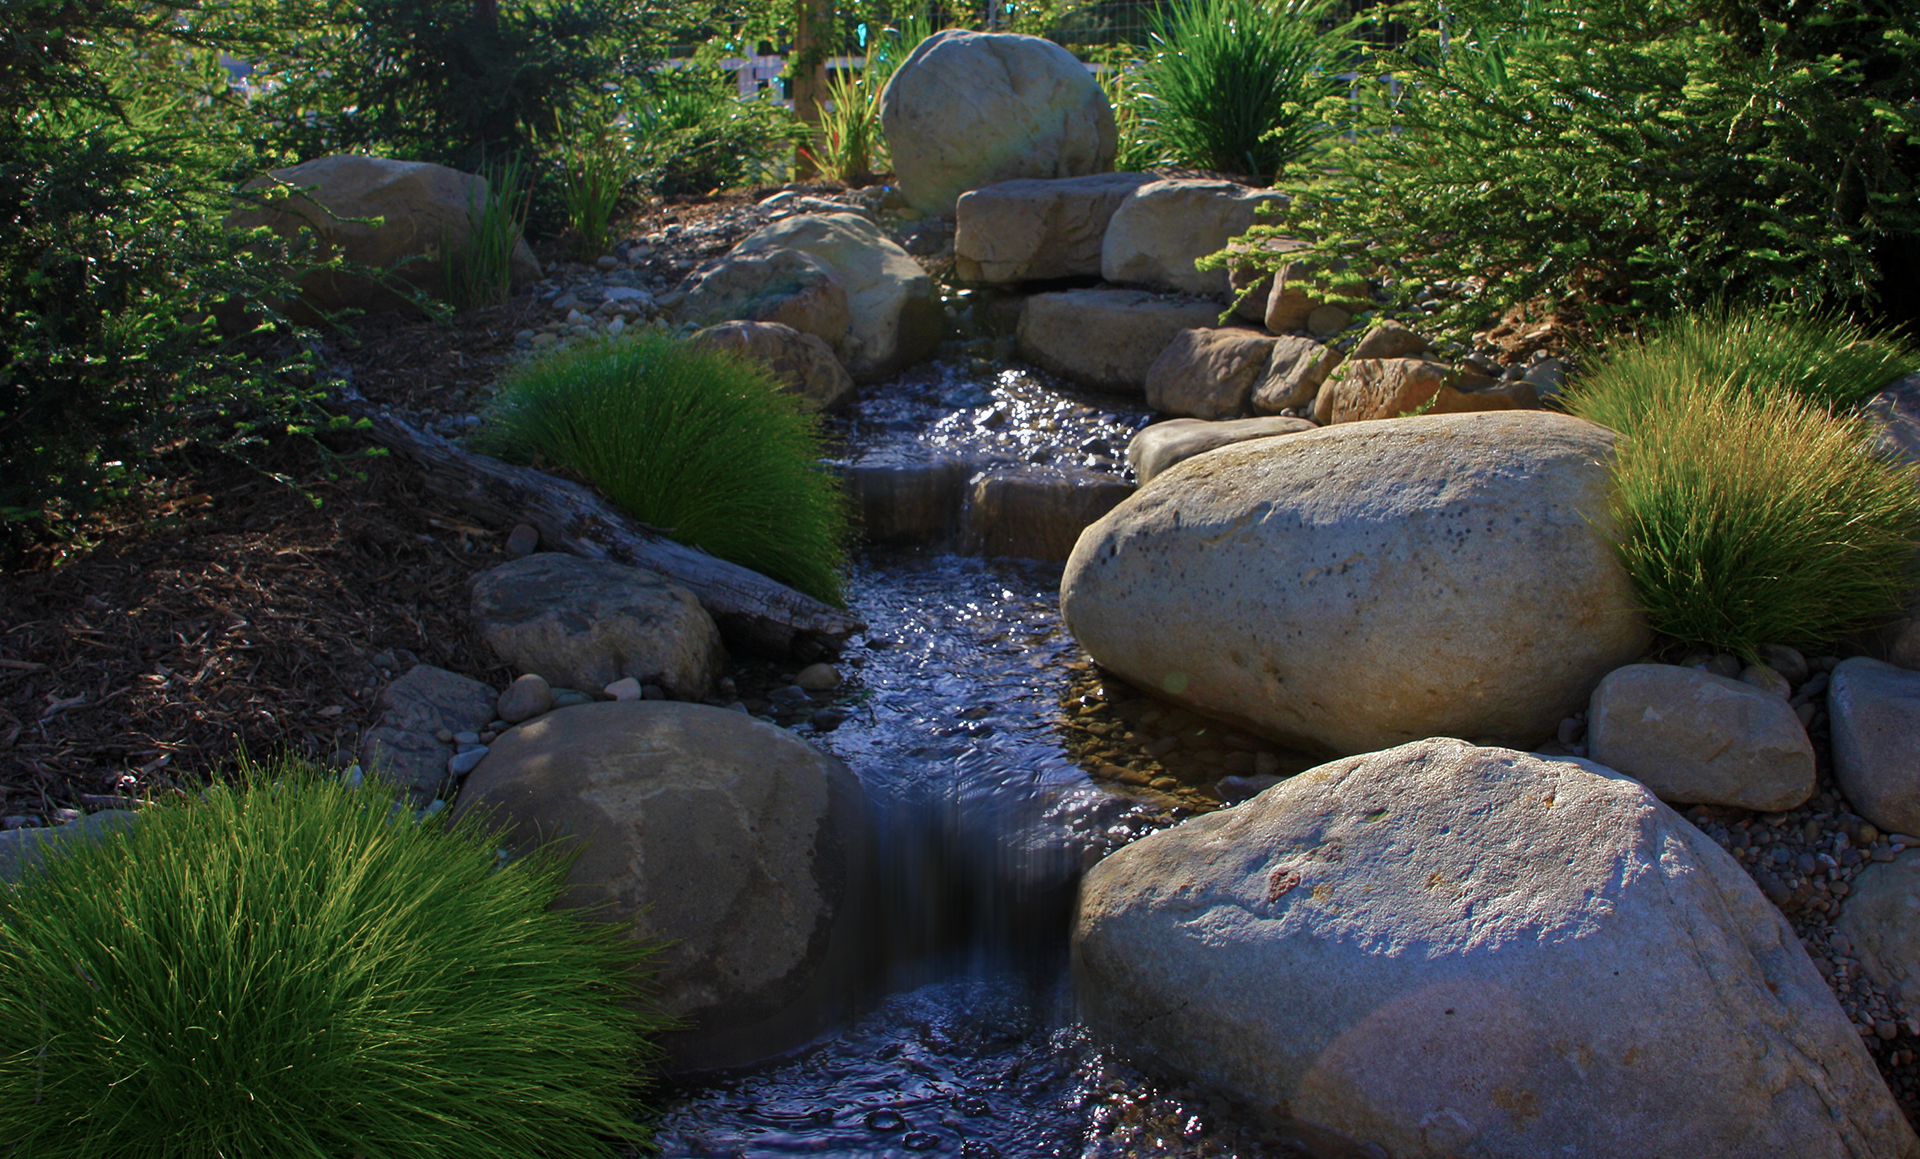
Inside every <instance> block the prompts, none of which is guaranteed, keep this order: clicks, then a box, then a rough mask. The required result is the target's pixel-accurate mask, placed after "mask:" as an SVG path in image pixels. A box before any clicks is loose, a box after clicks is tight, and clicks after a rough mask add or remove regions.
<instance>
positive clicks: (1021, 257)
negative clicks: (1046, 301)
mask: <svg viewBox="0 0 1920 1159" xmlns="http://www.w3.org/2000/svg"><path fill="white" fill-rule="evenodd" d="M1153 180H1154V179H1153V178H1152V177H1151V176H1149V175H1148V174H1145V173H1096V174H1093V175H1091V176H1087V177H1061V178H1055V179H1053V180H1041V179H1028V180H1022V181H1003V182H1001V183H1000V184H998V185H989V186H986V187H985V188H983V189H975V190H973V191H972V192H970V193H965V194H962V195H961V197H960V203H959V206H958V208H957V210H956V215H957V216H958V218H959V224H958V227H957V229H956V230H955V233H954V237H953V261H954V273H955V275H956V276H957V277H959V279H960V280H961V281H963V282H996V283H1004V282H1030V281H1032V282H1037V281H1047V280H1050V279H1053V278H1084V277H1099V276H1100V246H1101V243H1102V242H1103V241H1104V240H1105V239H1106V236H1107V222H1108V221H1109V220H1111V219H1112V217H1113V211H1114V210H1116V209H1118V208H1120V203H1121V202H1122V201H1125V200H1126V199H1127V196H1128V195H1129V194H1131V193H1133V191H1134V190H1136V189H1139V188H1140V187H1141V186H1142V185H1147V184H1150V183H1151V182H1152V181H1153Z"/></svg>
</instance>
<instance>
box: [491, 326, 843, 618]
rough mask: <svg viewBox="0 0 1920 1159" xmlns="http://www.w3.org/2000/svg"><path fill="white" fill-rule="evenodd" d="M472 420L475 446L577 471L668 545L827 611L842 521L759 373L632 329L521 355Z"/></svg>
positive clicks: (814, 443)
mask: <svg viewBox="0 0 1920 1159" xmlns="http://www.w3.org/2000/svg"><path fill="white" fill-rule="evenodd" d="M484 417H485V419H486V422H485V423H484V424H483V425H482V427H481V429H480V430H479V431H478V432H477V433H476V436H475V438H474V447H475V449H476V450H480V451H483V452H485V453H487V454H492V455H496V456H498V457H500V458H503V459H508V460H511V461H514V462H521V463H541V462H544V463H550V464H556V465H559V466H562V467H565V468H567V469H569V470H571V471H574V472H577V473H578V474H580V475H581V476H583V477H584V478H586V479H587V480H588V481H589V482H591V483H592V484H593V485H594V486H596V487H598V488H599V489H600V490H601V492H602V493H604V494H605V495H606V496H607V498H609V499H611V500H612V501H613V502H614V503H616V504H618V505H619V506H620V507H622V508H624V509H625V510H626V511H627V512H629V513H630V514H632V515H633V516H634V517H635V518H637V519H640V520H642V521H644V522H646V523H651V524H653V525H655V526H656V527H660V528H664V529H665V530H666V531H667V533H668V534H669V535H671V536H672V537H673V538H674V539H676V540H678V541H679V542H681V543H686V544H691V545H693V546H695V547H700V548H703V549H705V550H706V551H708V552H710V553H712V554H714V555H717V556H719V557H720V558H721V559H725V560H731V561H732V562H734V563H737V564H740V565H741V566H743V567H749V568H752V569H754V570H755V571H758V572H761V573H762V574H765V575H768V576H771V577H772V578H774V579H777V580H779V581H781V582H782V583H785V584H788V585H790V586H792V587H795V588H798V589H799V590H801V591H803V592H806V593H807V594H808V595H811V596H814V597H815V598H817V599H821V600H824V601H826V602H828V603H831V604H834V605H836V606H840V605H841V576H842V574H843V573H844V571H845V566H846V543H847V538H848V530H847V515H846V508H845V506H844V504H843V502H842V500H841V496H840V487H839V483H838V481H837V480H835V479H834V478H833V476H831V475H830V474H828V473H827V472H826V470H825V469H824V468H822V467H821V465H820V462H819V460H820V456H821V451H822V447H821V437H820V429H819V424H818V422H817V421H816V420H815V419H814V418H813V417H812V416H810V415H807V414H804V413H802V412H801V410H800V407H799V403H798V401H797V400H796V399H795V398H794V397H793V396H791V395H787V394H782V393H781V392H780V391H779V390H778V388H777V387H776V386H775V385H774V383H773V381H772V380H771V379H770V378H768V377H767V375H766V372H765V371H763V370H761V369H760V368H759V367H757V366H754V365H752V364H750V363H746V362H742V361H740V360H738V359H736V358H733V357H731V356H729V355H725V354H721V353H717V352H713V351H706V350H698V349H694V348H691V347H688V346H686V345H684V344H683V343H680V342H678V341H675V340H674V339H673V338H671V337H669V336H667V335H665V334H661V333H658V332H646V333H642V334H639V335H636V336H633V337H628V338H622V339H619V340H616V341H609V342H602V343H593V344H587V345H583V346H578V347H574V348H571V349H566V350H561V351H558V352H556V353H554V354H551V355H548V356H546V357H543V358H539V359H536V360H534V361H532V362H529V363H527V364H526V365H524V366H523V367H521V368H520V369H519V370H517V371H515V372H514V373H513V374H511V375H510V376H509V377H508V378H507V379H506V381H505V382H503V383H502V384H501V389H500V393H499V395H498V397H497V398H496V399H495V400H494V403H493V405H492V406H491V407H490V408H488V411H487V413H486V415H485V416H484Z"/></svg>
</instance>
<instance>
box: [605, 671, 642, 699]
mask: <svg viewBox="0 0 1920 1159" xmlns="http://www.w3.org/2000/svg"><path fill="white" fill-rule="evenodd" d="M601 691H603V692H605V693H606V694H607V695H608V696H610V697H612V698H613V699H614V700H638V699H640V696H641V692H640V682H639V681H638V680H635V679H634V678H633V677H631V676H623V677H621V678H620V679H618V680H616V681H614V682H613V683H612V684H609V685H607V686H606V687H605V688H604V689H602V690H601Z"/></svg>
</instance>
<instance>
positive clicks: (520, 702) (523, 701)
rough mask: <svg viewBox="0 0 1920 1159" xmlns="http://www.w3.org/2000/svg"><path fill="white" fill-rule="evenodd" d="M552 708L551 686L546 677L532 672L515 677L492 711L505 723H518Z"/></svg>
mask: <svg viewBox="0 0 1920 1159" xmlns="http://www.w3.org/2000/svg"><path fill="white" fill-rule="evenodd" d="M552 710H553V688H552V686H551V685H549V684H548V683H547V678H546V677H544V676H541V675H539V674H538V673H534V672H528V673H526V674H525V675H523V676H519V677H517V678H515V680H514V682H513V683H512V684H509V685H508V686H507V690H506V691H505V692H502V693H501V694H500V699H499V701H497V702H496V703H495V705H494V711H495V712H497V713H499V714H500V719H501V721H503V722H504V723H506V724H519V723H520V722H521V721H524V720H532V719H533V718H534V717H536V716H539V715H541V714H542V713H546V712H551V711H552Z"/></svg>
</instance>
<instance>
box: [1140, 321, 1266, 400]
mask: <svg viewBox="0 0 1920 1159" xmlns="http://www.w3.org/2000/svg"><path fill="white" fill-rule="evenodd" d="M1273 343H1274V339H1273V335H1271V334H1263V333H1261V332H1260V331H1258V330H1246V329H1242V328H1240V327H1238V326H1232V327H1222V328H1219V329H1213V328H1205V329H1197V330H1182V331H1180V332H1179V333H1178V334H1175V335H1174V336H1173V341H1172V342H1170V343H1168V344H1167V348H1166V349H1165V350H1163V351H1161V352H1160V357H1159V358H1156V359H1155V360H1154V362H1153V365H1152V366H1150V367H1148V368H1147V382H1146V387H1147V405H1148V406H1150V407H1152V408H1153V409H1154V410H1157V411H1159V412H1161V413H1162V414H1170V415H1187V416H1190V417H1192V418H1197V419H1227V418H1238V417H1239V416H1241V415H1244V414H1246V413H1247V402H1248V399H1249V397H1250V396H1251V395H1252V393H1253V385H1254V382H1255V380H1256V379H1258V378H1259V377H1260V375H1261V374H1262V373H1264V372H1265V371H1266V369H1267V365H1268V359H1269V356H1270V355H1271V354H1272V353H1273Z"/></svg>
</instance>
